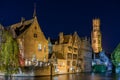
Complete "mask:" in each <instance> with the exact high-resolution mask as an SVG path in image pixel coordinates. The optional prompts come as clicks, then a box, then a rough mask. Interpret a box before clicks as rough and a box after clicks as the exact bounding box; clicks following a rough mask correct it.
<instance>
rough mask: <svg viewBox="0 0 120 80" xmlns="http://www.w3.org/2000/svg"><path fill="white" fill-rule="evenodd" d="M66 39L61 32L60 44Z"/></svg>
mask: <svg viewBox="0 0 120 80" xmlns="http://www.w3.org/2000/svg"><path fill="white" fill-rule="evenodd" d="M63 41H64V37H63V32H60V33H59V44H62V43H63Z"/></svg>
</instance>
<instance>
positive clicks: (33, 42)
mask: <svg viewBox="0 0 120 80" xmlns="http://www.w3.org/2000/svg"><path fill="white" fill-rule="evenodd" d="M10 30H11V31H12V33H13V36H14V38H16V39H17V41H18V44H19V50H20V54H21V55H22V57H23V58H24V59H25V65H28V64H27V63H29V65H31V61H32V59H34V60H36V61H44V62H47V61H48V40H47V39H46V38H45V36H44V34H43V32H42V30H41V28H40V25H39V23H38V20H37V17H36V16H35V17H33V19H31V20H25V19H24V18H22V20H21V22H19V23H16V24H13V25H11V26H10Z"/></svg>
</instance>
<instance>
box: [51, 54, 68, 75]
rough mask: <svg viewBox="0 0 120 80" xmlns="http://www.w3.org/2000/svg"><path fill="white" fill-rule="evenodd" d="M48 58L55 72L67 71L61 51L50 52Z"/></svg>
mask: <svg viewBox="0 0 120 80" xmlns="http://www.w3.org/2000/svg"><path fill="white" fill-rule="evenodd" d="M49 60H50V62H51V63H52V64H53V66H54V73H55V74H63V73H66V72H67V65H66V59H65V58H64V57H63V54H62V53H58V52H52V55H51V57H50V59H49Z"/></svg>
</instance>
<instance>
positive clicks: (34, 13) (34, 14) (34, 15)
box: [33, 3, 36, 17]
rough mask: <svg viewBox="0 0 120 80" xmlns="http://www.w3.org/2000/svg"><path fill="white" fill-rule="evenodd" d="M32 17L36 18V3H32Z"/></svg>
mask: <svg viewBox="0 0 120 80" xmlns="http://www.w3.org/2000/svg"><path fill="white" fill-rule="evenodd" d="M33 17H36V3H34V12H33Z"/></svg>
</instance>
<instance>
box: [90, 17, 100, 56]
mask: <svg viewBox="0 0 120 80" xmlns="http://www.w3.org/2000/svg"><path fill="white" fill-rule="evenodd" d="M92 22H93V30H92V32H91V41H92V49H93V52H94V53H95V54H98V53H100V52H101V51H102V40H101V38H102V35H101V31H100V19H98V18H97V19H93V21H92Z"/></svg>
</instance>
